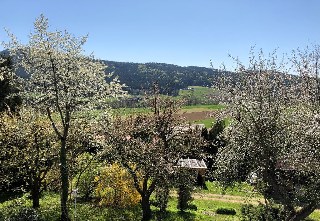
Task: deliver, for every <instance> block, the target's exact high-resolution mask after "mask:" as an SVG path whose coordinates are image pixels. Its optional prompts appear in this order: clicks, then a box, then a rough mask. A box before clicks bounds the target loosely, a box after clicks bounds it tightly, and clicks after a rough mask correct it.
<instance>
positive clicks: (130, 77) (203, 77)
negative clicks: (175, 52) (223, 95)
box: [104, 61, 219, 94]
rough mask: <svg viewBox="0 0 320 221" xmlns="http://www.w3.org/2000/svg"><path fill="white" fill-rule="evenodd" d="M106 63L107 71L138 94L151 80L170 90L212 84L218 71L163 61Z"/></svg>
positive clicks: (133, 92)
mask: <svg viewBox="0 0 320 221" xmlns="http://www.w3.org/2000/svg"><path fill="white" fill-rule="evenodd" d="M104 62H105V64H107V65H108V68H107V72H108V73H110V72H113V73H114V76H119V79H120V81H121V82H123V83H125V84H126V85H127V86H128V91H129V93H130V94H138V93H139V91H140V90H141V89H143V88H144V89H147V88H149V87H150V86H151V84H152V83H153V82H157V83H158V84H159V86H160V87H161V88H167V87H168V86H169V87H170V90H171V92H173V93H174V92H177V91H178V90H179V89H182V88H187V87H188V86H190V85H193V86H207V85H209V86H210V85H212V82H213V78H216V77H217V76H218V75H219V73H218V71H217V70H213V69H210V68H205V67H195V66H189V67H181V66H177V65H173V64H165V63H145V64H141V63H132V62H114V61H104Z"/></svg>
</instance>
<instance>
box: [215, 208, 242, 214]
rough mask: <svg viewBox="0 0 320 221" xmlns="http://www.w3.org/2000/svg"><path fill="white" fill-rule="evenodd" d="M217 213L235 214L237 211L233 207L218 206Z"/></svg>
mask: <svg viewBox="0 0 320 221" xmlns="http://www.w3.org/2000/svg"><path fill="white" fill-rule="evenodd" d="M216 212H217V214H225V215H236V214H237V212H236V211H235V209H233V208H218V209H217V211H216Z"/></svg>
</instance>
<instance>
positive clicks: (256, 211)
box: [240, 202, 285, 221]
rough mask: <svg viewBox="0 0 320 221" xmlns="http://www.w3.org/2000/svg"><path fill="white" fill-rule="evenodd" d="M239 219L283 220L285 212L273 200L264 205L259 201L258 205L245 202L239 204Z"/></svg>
mask: <svg viewBox="0 0 320 221" xmlns="http://www.w3.org/2000/svg"><path fill="white" fill-rule="evenodd" d="M240 211H241V220H242V221H267V220H274V221H282V220H285V213H284V211H283V208H282V207H281V206H279V205H277V204H275V203H274V202H270V205H268V206H265V205H263V204H261V203H259V205H258V206H253V205H252V204H245V205H242V206H241V210H240Z"/></svg>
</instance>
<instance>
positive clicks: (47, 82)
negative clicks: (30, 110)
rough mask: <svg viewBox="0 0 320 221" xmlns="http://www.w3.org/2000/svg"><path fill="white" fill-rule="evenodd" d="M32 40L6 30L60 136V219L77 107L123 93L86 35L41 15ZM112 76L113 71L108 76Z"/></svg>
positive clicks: (30, 87)
mask: <svg viewBox="0 0 320 221" xmlns="http://www.w3.org/2000/svg"><path fill="white" fill-rule="evenodd" d="M34 28H35V29H34V32H31V34H30V36H29V39H30V40H29V43H28V44H21V43H20V42H19V41H17V39H16V38H15V37H14V35H13V34H11V33H9V32H8V35H9V37H10V38H11V41H10V42H9V43H8V44H4V46H5V47H6V48H8V49H9V50H10V55H12V56H13V57H15V58H17V65H18V66H22V67H23V68H25V70H26V71H27V73H28V74H31V77H30V79H29V81H28V84H27V86H26V89H27V91H28V92H32V93H28V95H29V96H28V103H29V104H31V105H32V106H34V107H39V108H42V109H43V110H44V111H45V112H46V114H47V116H48V118H49V119H50V121H51V124H52V127H53V129H54V131H55V133H56V135H57V136H58V138H59V140H60V144H61V146H60V171H61V181H62V195H61V220H69V216H68V211H67V207H66V203H67V198H68V190H69V180H68V164H67V154H66V152H67V149H66V143H67V140H68V137H69V130H70V127H73V126H74V125H73V124H72V122H73V120H74V119H75V118H76V117H77V115H76V114H75V112H76V111H80V110H90V109H92V108H93V107H95V106H97V105H98V106H100V107H102V106H103V102H104V101H105V100H106V98H107V97H111V96H113V97H115V96H118V95H121V94H123V91H122V87H121V85H120V84H119V82H118V80H117V78H115V79H114V80H113V81H111V82H110V83H109V84H107V83H106V81H105V78H106V74H105V72H104V70H105V68H106V66H105V65H104V64H103V63H101V62H100V61H99V60H96V59H94V56H93V54H91V55H90V56H85V55H84V54H83V49H82V46H83V44H84V43H85V42H86V40H87V38H88V36H84V37H80V38H76V37H74V36H73V35H71V34H70V33H68V32H67V31H55V32H50V31H49V30H48V29H49V25H48V19H47V18H45V17H44V16H43V15H42V14H41V15H40V17H39V18H37V19H36V21H35V22H34ZM109 77H111V75H109Z"/></svg>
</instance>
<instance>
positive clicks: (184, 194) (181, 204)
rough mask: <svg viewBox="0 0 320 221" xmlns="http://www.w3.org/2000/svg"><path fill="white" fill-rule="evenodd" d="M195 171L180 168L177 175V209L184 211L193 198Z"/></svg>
mask: <svg viewBox="0 0 320 221" xmlns="http://www.w3.org/2000/svg"><path fill="white" fill-rule="evenodd" d="M194 184H195V171H192V170H188V169H184V168H181V170H180V171H179V175H178V187H179V189H178V205H177V209H179V210H181V211H184V210H186V209H189V207H190V206H189V203H190V202H191V201H192V200H193V198H192V192H193V191H194Z"/></svg>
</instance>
